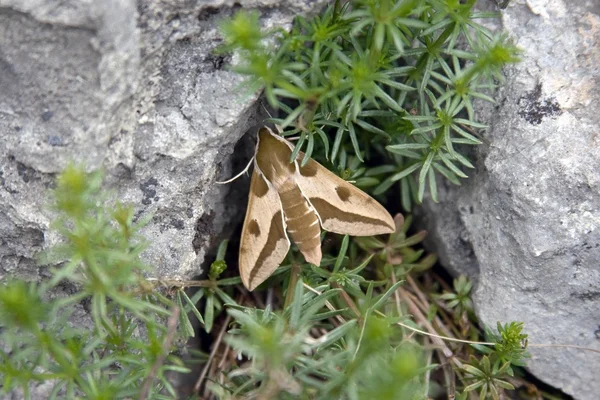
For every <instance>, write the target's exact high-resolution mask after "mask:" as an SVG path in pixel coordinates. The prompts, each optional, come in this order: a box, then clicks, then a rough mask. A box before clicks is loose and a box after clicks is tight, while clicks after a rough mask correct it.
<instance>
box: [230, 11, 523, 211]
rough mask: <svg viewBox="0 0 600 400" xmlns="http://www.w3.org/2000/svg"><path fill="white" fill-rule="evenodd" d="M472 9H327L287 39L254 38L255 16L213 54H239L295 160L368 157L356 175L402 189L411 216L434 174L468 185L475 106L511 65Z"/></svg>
mask: <svg viewBox="0 0 600 400" xmlns="http://www.w3.org/2000/svg"><path fill="white" fill-rule="evenodd" d="M475 3H476V1H475V0H467V1H459V0H444V1H442V0H368V1H367V0H364V1H360V0H354V1H348V2H341V1H335V2H334V4H333V5H331V6H329V7H328V8H327V9H326V11H325V12H324V13H323V14H322V15H321V16H318V17H315V18H314V19H312V20H307V19H304V18H302V17H299V18H298V20H297V23H296V24H295V25H294V27H293V28H292V30H291V31H290V32H284V31H281V30H275V31H270V32H262V31H261V30H260V27H259V20H258V18H257V15H256V14H251V13H250V14H248V13H243V12H241V13H238V14H236V16H235V17H234V18H233V19H232V20H230V21H225V22H224V23H223V25H222V27H223V35H224V38H225V43H226V45H224V47H223V49H222V50H223V51H232V50H235V51H238V52H239V54H240V56H241V59H242V62H241V63H240V64H239V65H237V66H235V67H234V69H235V71H237V72H239V73H242V74H245V75H246V76H248V81H247V84H248V86H249V88H250V90H252V91H254V90H256V89H258V88H261V87H264V90H265V96H266V98H267V100H268V102H269V103H270V104H271V106H273V107H275V108H277V109H281V110H282V111H283V112H284V114H285V116H284V118H283V119H280V120H275V121H276V122H278V123H279V124H280V125H281V126H282V127H284V128H286V127H288V126H291V128H292V129H290V130H288V131H285V132H284V133H283V134H284V135H293V134H297V133H299V134H300V137H299V140H298V142H297V144H296V148H295V152H294V154H293V156H296V155H297V154H298V152H299V151H300V150H301V149H303V150H304V151H305V152H306V155H307V157H311V156H313V157H317V158H320V159H329V160H331V162H336V161H337V160H338V158H339V157H340V156H341V155H342V154H344V153H345V152H353V153H354V156H355V157H356V158H357V159H359V160H361V161H362V160H365V161H366V162H367V165H370V164H371V163H373V162H374V161H375V160H377V165H375V166H373V167H370V166H369V167H367V168H366V170H365V171H364V176H365V177H368V178H371V179H372V180H375V181H376V182H373V181H371V182H370V184H371V185H375V186H376V187H375V189H374V193H375V194H382V193H385V192H387V190H388V189H389V188H390V187H391V186H393V185H394V184H395V183H397V182H399V183H400V189H401V196H402V205H403V207H404V209H406V210H410V209H411V207H412V203H413V201H417V202H418V203H420V202H421V201H422V200H423V197H424V193H425V189H426V187H428V188H429V192H430V195H431V197H432V198H433V199H434V200H436V201H437V183H436V182H437V180H436V176H437V175H438V174H440V175H442V176H444V177H446V178H447V179H448V180H450V181H451V182H453V183H455V184H459V180H458V178H466V177H467V175H466V174H465V173H464V172H463V171H462V168H464V167H466V168H473V165H472V164H471V162H470V161H469V160H468V159H467V158H466V157H465V156H464V154H462V151H461V146H464V145H475V144H479V143H481V141H480V140H479V139H478V134H477V132H476V130H478V129H481V128H485V125H483V124H481V123H480V122H478V121H477V120H476V116H475V112H474V108H473V102H474V101H475V100H477V99H479V100H483V101H489V102H493V99H492V98H491V97H490V95H489V92H490V90H492V89H493V88H494V87H495V80H497V79H502V76H501V74H500V71H501V68H502V67H503V66H504V65H506V64H508V63H512V62H516V61H517V55H518V52H519V51H518V50H517V48H516V47H515V46H514V45H512V44H511V43H510V41H509V40H507V38H506V37H505V36H502V35H500V36H495V35H493V34H492V33H491V32H490V31H489V30H487V29H486V28H485V27H484V26H482V25H480V24H478V23H477V22H476V20H477V19H480V18H489V17H492V16H493V15H494V14H491V13H482V12H477V11H475V10H474V5H475ZM274 41H275V42H276V43H277V44H278V46H277V47H273V46H272V43H273V42H274ZM330 135H332V136H333V140H330ZM319 143H320V148H319ZM316 148H319V150H318V151H315V149H316ZM381 160H384V161H381ZM342 163H344V162H342ZM350 175H352V174H350Z"/></svg>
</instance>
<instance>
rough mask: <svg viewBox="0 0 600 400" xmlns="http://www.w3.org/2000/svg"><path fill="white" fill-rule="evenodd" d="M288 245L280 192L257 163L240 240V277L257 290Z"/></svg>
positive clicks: (250, 288)
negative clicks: (263, 174) (269, 183)
mask: <svg viewBox="0 0 600 400" xmlns="http://www.w3.org/2000/svg"><path fill="white" fill-rule="evenodd" d="M289 249H290V241H289V239H288V237H287V234H286V232H285V225H284V220H283V212H282V208H281V201H280V199H279V195H278V194H277V191H276V190H275V189H273V188H272V187H270V186H269V185H268V184H267V182H266V181H265V179H264V177H263V176H262V173H261V172H260V171H259V170H258V168H257V167H256V165H255V167H254V172H253V173H252V180H251V181H250V195H249V196H248V209H247V210H246V218H245V219H244V227H243V229H242V237H241V243H240V255H239V266H240V277H241V278H242V282H243V283H244V286H246V287H247V288H248V290H254V289H255V288H256V287H257V286H258V285H260V284H261V283H262V282H264V281H265V280H266V279H267V278H268V277H269V276H271V274H272V273H273V272H275V270H276V269H277V267H278V266H279V265H280V264H281V262H282V261H283V259H284V258H285V256H286V254H287V252H288V250H289Z"/></svg>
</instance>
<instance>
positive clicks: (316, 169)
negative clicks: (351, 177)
mask: <svg viewBox="0 0 600 400" xmlns="http://www.w3.org/2000/svg"><path fill="white" fill-rule="evenodd" d="M302 156H303V155H302V154H300V155H299V157H302ZM296 180H297V182H298V186H299V187H300V190H302V193H303V194H304V196H305V197H306V198H307V199H308V201H309V202H310V203H311V205H312V206H313V207H314V209H315V210H316V212H317V214H318V216H319V220H320V221H321V226H322V227H323V229H324V230H326V231H329V232H334V233H339V234H343V235H351V236H371V235H382V234H385V233H392V232H394V231H395V226H394V219H393V218H392V216H391V215H390V213H388V212H387V210H386V209H385V208H384V207H383V206H382V205H381V204H379V203H378V202H377V201H376V200H375V199H373V198H372V197H371V196H369V195H368V194H366V193H365V192H363V191H362V190H360V189H358V188H357V187H356V186H354V185H352V184H351V183H348V182H346V181H345V180H343V179H342V178H340V177H339V176H337V175H335V174H334V173H333V172H331V171H329V170H328V169H327V168H325V167H323V166H322V165H320V164H319V163H317V162H316V161H314V160H310V161H309V162H308V163H307V164H306V165H305V166H304V167H300V168H299V170H298V173H297V174H296Z"/></svg>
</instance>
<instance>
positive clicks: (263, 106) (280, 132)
mask: <svg viewBox="0 0 600 400" xmlns="http://www.w3.org/2000/svg"><path fill="white" fill-rule="evenodd" d="M260 105H261V106H262V108H263V110H265V112H266V113H267V115H268V116H269V118H273V116H272V115H271V113H270V112H269V110H267V107H265V104H264V103H263V102H262V101H261V102H260ZM275 129H277V133H279V134H282V133H283V129H281V125H278V124H275Z"/></svg>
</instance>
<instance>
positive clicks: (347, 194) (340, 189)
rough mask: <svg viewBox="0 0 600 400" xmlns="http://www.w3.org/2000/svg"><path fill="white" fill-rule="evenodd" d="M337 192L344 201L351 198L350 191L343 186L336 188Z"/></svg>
mask: <svg viewBox="0 0 600 400" xmlns="http://www.w3.org/2000/svg"><path fill="white" fill-rule="evenodd" d="M335 191H336V193H337V195H338V197H339V198H340V200H342V201H347V200H348V199H349V198H350V190H349V189H348V188H345V187H343V186H338V187H336V188H335Z"/></svg>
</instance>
